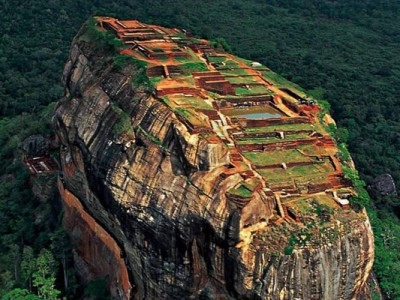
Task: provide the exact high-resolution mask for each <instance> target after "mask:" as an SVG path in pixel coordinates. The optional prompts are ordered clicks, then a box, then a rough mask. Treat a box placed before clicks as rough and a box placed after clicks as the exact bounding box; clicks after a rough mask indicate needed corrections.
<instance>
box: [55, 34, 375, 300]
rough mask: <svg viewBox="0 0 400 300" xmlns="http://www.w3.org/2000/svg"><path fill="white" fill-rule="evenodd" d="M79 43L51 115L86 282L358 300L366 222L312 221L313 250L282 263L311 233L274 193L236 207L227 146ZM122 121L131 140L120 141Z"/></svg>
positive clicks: (240, 295) (114, 287) (129, 288)
mask: <svg viewBox="0 0 400 300" xmlns="http://www.w3.org/2000/svg"><path fill="white" fill-rule="evenodd" d="M83 35H84V34H83V33H82V32H81V34H80V35H78V36H77V37H76V38H75V40H74V42H73V45H72V48H71V52H70V57H69V59H68V62H67V64H66V67H65V70H64V74H63V82H64V86H65V91H66V92H65V96H64V97H63V98H62V99H61V100H60V101H59V103H58V106H57V108H56V111H55V115H54V125H55V129H56V133H57V135H58V137H59V139H60V143H61V161H62V170H63V176H62V178H61V179H60V181H59V189H60V192H61V196H62V198H63V199H64V207H65V211H66V213H65V218H64V225H65V227H66V229H67V231H68V232H69V234H70V236H71V239H72V241H73V243H74V247H75V249H76V265H77V268H78V271H79V272H81V274H84V276H85V277H86V278H88V279H98V278H107V280H108V284H109V287H110V291H111V292H112V295H113V296H114V297H116V298H118V299H326V300H328V299H329V300H331V299H355V298H356V297H357V296H359V295H360V293H361V291H362V289H363V288H364V285H365V282H366V279H367V277H368V274H369V271H370V269H371V267H372V262H373V237H372V232H371V227H370V224H369V221H368V218H367V216H366V213H365V212H364V211H361V212H354V211H352V210H346V211H344V210H343V211H341V212H338V213H337V216H336V215H335V214H333V215H332V214H331V213H329V214H328V215H327V216H326V218H327V220H325V219H323V218H324V216H319V217H318V218H316V221H315V220H309V222H310V224H311V223H312V224H311V225H309V226H308V227H307V228H308V229H310V230H311V231H312V232H313V234H314V233H315V238H311V239H302V238H300V240H301V241H304V243H297V244H296V245H294V244H293V245H292V246H293V247H292V248H293V249H291V251H286V249H287V246H286V248H285V245H289V244H290V240H291V239H293V238H292V237H293V236H295V237H296V236H297V235H298V236H300V237H301V236H302V234H305V235H307V234H308V232H305V231H304V228H305V227H304V226H303V225H298V224H296V223H293V222H287V221H284V220H283V221H282V220H281V221H279V220H278V221H277V218H278V216H279V211H280V210H282V208H280V207H279V206H280V204H279V203H277V201H279V200H277V198H276V197H275V196H274V194H273V193H272V192H271V190H270V189H268V188H261V189H258V190H257V191H256V192H255V193H253V194H252V196H251V201H249V202H248V203H247V204H246V205H244V206H238V205H236V204H234V203H233V202H232V201H230V200H229V199H228V198H227V192H228V191H229V190H231V189H232V188H234V187H235V186H237V185H238V184H239V183H240V182H242V181H243V177H242V176H241V175H240V174H239V173H233V174H230V173H229V172H230V170H231V169H232V164H231V157H232V156H231V155H230V152H229V149H228V146H227V145H226V144H225V143H223V142H216V143H212V142H210V141H208V140H207V139H203V138H201V135H199V134H193V133H191V132H190V130H189V129H188V127H187V126H186V125H185V124H184V122H182V120H181V119H180V118H179V117H178V116H177V115H176V113H175V112H174V111H173V110H171V109H170V108H169V107H168V106H167V105H166V104H165V102H164V101H162V100H160V99H159V98H158V97H157V96H156V94H155V93H152V92H151V91H148V90H147V88H146V87H145V86H143V85H141V84H134V85H133V84H132V81H134V79H135V77H137V76H139V75H140V74H141V73H142V70H141V68H140V66H138V65H135V64H126V65H124V66H123V67H122V68H116V67H115V61H114V58H115V54H114V53H113V52H112V51H111V50H110V49H108V48H107V49H104V48H102V47H99V46H98V45H96V43H95V42H93V41H91V40H90V39H88V38H87V37H84V36H83ZM126 116H127V117H128V119H129V126H130V128H131V129H129V130H125V131H123V132H121V130H119V128H120V127H121V122H122V120H123V119H124V118H125V117H126ZM227 174H229V176H227ZM329 222H332V224H336V225H332V226H329V227H326V226H325V225H324V224H325V223H327V224H330V223H329ZM304 224H306V225H308V224H307V223H306V222H305V223H304ZM303 227H304V228H303ZM322 231H323V232H322ZM325 231H326V232H328V231H329V232H328V233H329V234H328V233H326V234H325ZM292 233H294V234H295V235H292ZM288 243H289V244H288Z"/></svg>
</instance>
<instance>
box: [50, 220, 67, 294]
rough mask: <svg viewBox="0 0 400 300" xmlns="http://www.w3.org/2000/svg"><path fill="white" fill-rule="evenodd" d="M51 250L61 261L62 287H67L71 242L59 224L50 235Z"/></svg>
mask: <svg viewBox="0 0 400 300" xmlns="http://www.w3.org/2000/svg"><path fill="white" fill-rule="evenodd" d="M50 247H51V250H52V252H53V253H54V256H55V258H56V259H57V260H58V261H60V262H61V266H62V271H63V277H64V278H63V279H64V288H65V290H67V289H68V287H69V282H68V279H69V274H68V263H69V261H70V260H71V250H72V247H71V244H70V241H69V238H68V236H67V233H66V232H65V230H64V229H63V228H62V227H61V226H59V227H58V228H57V230H56V231H54V233H53V235H52V237H51V246H50Z"/></svg>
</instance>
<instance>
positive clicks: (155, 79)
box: [149, 76, 165, 84]
mask: <svg viewBox="0 0 400 300" xmlns="http://www.w3.org/2000/svg"><path fill="white" fill-rule="evenodd" d="M149 79H150V81H151V83H153V84H157V83H159V82H160V81H162V80H164V79H165V78H164V77H163V76H158V77H149Z"/></svg>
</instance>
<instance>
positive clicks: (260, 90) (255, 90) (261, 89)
mask: <svg viewBox="0 0 400 300" xmlns="http://www.w3.org/2000/svg"><path fill="white" fill-rule="evenodd" d="M235 92H236V95H238V96H243V95H251V94H270V93H271V91H270V90H269V89H268V88H266V87H265V86H263V85H257V86H250V87H249V88H248V89H247V88H235Z"/></svg>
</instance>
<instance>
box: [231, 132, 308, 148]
mask: <svg viewBox="0 0 400 300" xmlns="http://www.w3.org/2000/svg"><path fill="white" fill-rule="evenodd" d="M308 138H310V137H309V136H308V134H307V133H299V134H290V135H286V136H285V138H284V139H281V138H279V137H275V136H271V137H260V138H258V137H252V138H240V139H237V140H236V142H237V143H238V144H239V145H244V144H264V143H273V142H280V141H282V142H283V141H295V140H300V139H308Z"/></svg>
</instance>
